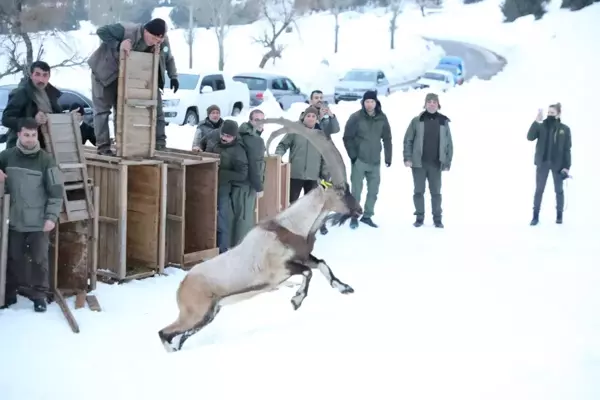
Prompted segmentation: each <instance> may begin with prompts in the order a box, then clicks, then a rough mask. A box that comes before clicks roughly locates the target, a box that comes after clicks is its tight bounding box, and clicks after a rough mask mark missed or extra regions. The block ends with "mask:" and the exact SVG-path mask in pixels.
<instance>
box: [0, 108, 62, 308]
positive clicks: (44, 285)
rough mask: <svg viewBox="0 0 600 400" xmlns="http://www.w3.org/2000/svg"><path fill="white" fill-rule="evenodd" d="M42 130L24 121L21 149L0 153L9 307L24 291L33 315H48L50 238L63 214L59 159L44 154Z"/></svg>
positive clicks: (36, 125) (33, 120)
mask: <svg viewBox="0 0 600 400" xmlns="http://www.w3.org/2000/svg"><path fill="white" fill-rule="evenodd" d="M37 129H38V123H37V121H36V120H35V119H33V118H25V119H23V120H21V122H20V126H19V131H18V138H17V145H16V147H12V148H10V149H7V150H4V151H3V152H2V153H0V170H1V171H2V172H0V180H2V181H4V183H5V189H6V190H7V191H8V193H9V194H10V218H9V221H10V222H9V234H8V260H7V266H6V267H7V268H6V295H5V297H6V298H5V306H11V305H13V304H15V303H16V302H17V289H18V288H19V286H21V287H22V290H23V292H24V293H25V294H26V295H27V296H28V297H29V298H30V299H31V300H32V301H33V304H34V310H35V311H37V312H44V311H46V296H47V293H48V290H49V286H50V285H49V278H50V276H49V265H48V245H49V240H48V239H49V238H48V235H49V234H48V232H50V231H51V230H53V229H54V227H55V226H56V221H57V219H58V216H59V214H60V210H61V207H62V195H63V183H62V173H61V172H60V170H59V169H58V167H57V166H56V163H55V162H54V159H53V158H52V156H50V155H49V154H48V153H46V152H45V151H44V150H42V149H41V148H40V143H39V142H38V132H37ZM27 255H29V257H31V261H30V262H28V260H27V257H26V256H27ZM27 267H29V268H31V269H30V270H29V271H26V269H27Z"/></svg>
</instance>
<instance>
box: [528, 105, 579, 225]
mask: <svg viewBox="0 0 600 400" xmlns="http://www.w3.org/2000/svg"><path fill="white" fill-rule="evenodd" d="M561 108H562V107H561V105H560V103H557V104H553V105H551V106H550V107H549V108H548V116H547V117H546V119H544V116H543V113H542V110H539V111H538V115H537V118H536V120H535V121H534V122H533V124H531V127H530V128H529V132H527V140H529V141H532V142H533V141H535V140H537V143H536V144H535V156H534V163H535V165H536V172H535V195H534V197H533V218H532V219H531V223H530V224H531V225H537V224H538V222H539V218H540V206H541V205H542V196H543V195H544V189H545V188H546V182H547V181H548V175H549V174H550V172H551V171H552V180H553V181H554V192H555V193H556V223H557V224H562V221H563V209H564V206H565V194H564V192H563V180H564V179H566V178H568V177H569V169H570V168H571V129H570V128H569V127H568V126H567V125H565V124H563V123H562V122H561V120H560V114H561V111H562V110H561Z"/></svg>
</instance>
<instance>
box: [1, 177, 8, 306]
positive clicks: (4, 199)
mask: <svg viewBox="0 0 600 400" xmlns="http://www.w3.org/2000/svg"><path fill="white" fill-rule="evenodd" d="M9 212H10V195H8V194H4V183H2V184H0V218H2V219H1V220H0V223H1V226H0V307H2V306H4V294H5V293H6V259H7V254H8V216H9Z"/></svg>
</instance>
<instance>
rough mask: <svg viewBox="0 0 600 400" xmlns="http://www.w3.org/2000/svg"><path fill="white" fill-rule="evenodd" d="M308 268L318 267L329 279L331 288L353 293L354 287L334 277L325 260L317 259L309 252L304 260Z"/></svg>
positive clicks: (343, 292) (344, 292)
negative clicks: (306, 259)
mask: <svg viewBox="0 0 600 400" xmlns="http://www.w3.org/2000/svg"><path fill="white" fill-rule="evenodd" d="M306 265H308V266H309V267H310V268H313V269H318V270H319V271H321V273H322V274H323V275H324V276H325V278H326V279H327V280H328V281H329V284H330V285H331V287H332V288H334V289H337V290H338V291H339V292H340V293H342V294H350V293H354V289H352V287H351V286H350V285H348V284H346V283H344V282H342V281H340V280H339V279H338V278H336V277H335V275H334V274H333V272H331V268H329V265H327V263H326V262H325V260H321V259H318V258H317V257H315V256H313V255H312V254H310V255H309V256H308V261H307V262H306Z"/></svg>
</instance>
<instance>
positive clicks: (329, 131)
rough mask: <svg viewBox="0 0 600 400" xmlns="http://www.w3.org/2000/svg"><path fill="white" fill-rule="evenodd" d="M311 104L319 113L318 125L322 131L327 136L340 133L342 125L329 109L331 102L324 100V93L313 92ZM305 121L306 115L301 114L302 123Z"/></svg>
mask: <svg viewBox="0 0 600 400" xmlns="http://www.w3.org/2000/svg"><path fill="white" fill-rule="evenodd" d="M309 104H310V105H311V106H312V107H314V108H315V109H316V110H317V111H318V115H317V117H318V120H317V123H318V124H319V126H320V129H321V130H322V131H323V132H325V134H326V135H327V136H331V135H333V134H334V133H338V132H339V131H340V123H339V122H338V120H337V117H336V116H335V114H334V113H333V112H331V109H330V108H329V102H328V101H325V100H323V92H322V91H320V90H313V91H312V92H311V94H310V102H309ZM303 120H304V113H302V114H300V121H303Z"/></svg>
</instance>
